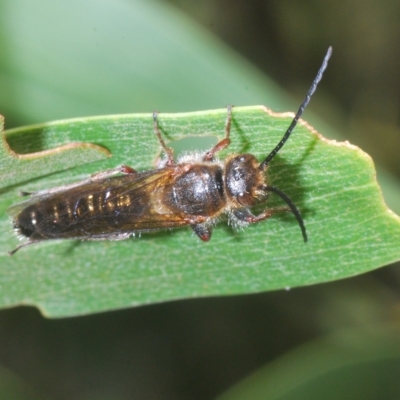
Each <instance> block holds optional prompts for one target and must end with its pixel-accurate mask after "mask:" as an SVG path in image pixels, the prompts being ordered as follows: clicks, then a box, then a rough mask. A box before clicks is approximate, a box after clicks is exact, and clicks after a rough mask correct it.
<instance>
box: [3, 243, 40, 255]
mask: <svg viewBox="0 0 400 400" xmlns="http://www.w3.org/2000/svg"><path fill="white" fill-rule="evenodd" d="M40 242H41V240H28V241H26V242H24V243H21V244H20V245H18V246H17V247H16V248H15V249H13V250H11V251H9V252H8V255H9V256H12V255H14V254H15V253H16V252H17V251H18V250H19V249H22V247H25V246H30V245H31V244H35V243H40Z"/></svg>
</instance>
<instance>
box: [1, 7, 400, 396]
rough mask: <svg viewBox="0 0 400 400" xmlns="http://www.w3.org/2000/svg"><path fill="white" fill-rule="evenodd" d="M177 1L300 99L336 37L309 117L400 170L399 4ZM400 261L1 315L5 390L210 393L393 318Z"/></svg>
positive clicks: (399, 286)
mask: <svg viewBox="0 0 400 400" xmlns="http://www.w3.org/2000/svg"><path fill="white" fill-rule="evenodd" d="M170 3H172V4H173V5H175V6H176V7H178V8H180V9H181V10H183V11H184V12H185V13H187V14H188V15H189V16H190V17H192V18H194V19H196V20H197V21H198V22H199V23H200V24H202V25H203V26H204V27H206V28H207V29H209V30H210V31H211V32H212V33H213V34H215V35H217V36H219V37H220V38H221V39H222V40H223V41H225V42H226V43H227V44H228V45H230V46H231V47H232V48H234V49H236V51H238V52H239V53H241V54H242V55H243V56H244V57H246V58H247V59H248V60H250V61H251V62H252V63H254V64H255V65H256V66H258V67H259V68H260V69H261V70H263V71H265V72H266V73H267V74H268V75H269V76H270V77H272V78H273V79H274V80H275V81H276V82H277V83H279V85H280V86H282V87H283V88H284V89H286V90H287V91H288V92H291V93H292V94H293V95H294V96H295V97H296V98H299V99H301V98H302V97H303V96H304V93H305V91H306V90H307V88H308V86H309V84H310V82H311V80H312V79H313V77H314V74H315V71H316V66H318V65H319V64H320V62H321V60H322V57H323V54H324V52H325V50H326V48H327V47H328V46H329V45H332V46H333V49H334V54H333V58H332V60H331V64H330V66H329V73H327V74H325V76H324V80H323V85H324V91H325V93H328V94H327V95H325V99H324V101H319V102H318V101H315V102H314V103H313V111H314V113H318V115H319V116H320V118H321V119H323V120H325V121H326V122H327V123H329V124H330V125H331V126H333V127H334V128H335V129H336V130H337V131H339V132H342V134H343V135H344V137H345V138H346V139H347V140H349V141H350V142H352V143H354V144H357V145H359V146H360V147H362V148H363V149H364V150H365V151H367V152H368V153H370V154H371V155H372V156H373V157H374V159H375V160H376V162H377V163H379V164H380V165H381V166H383V167H384V168H386V169H387V170H388V171H390V172H391V173H393V174H394V175H396V176H397V178H400V169H399V157H398V155H399V152H400V131H399V129H400V127H399V123H400V117H399V114H400V104H399V101H400V99H399V94H400V47H399V38H400V32H399V30H400V24H399V17H400V3H399V2H398V1H381V2H376V1H372V0H363V1H361V0H347V1H324V2H321V1H315V0H305V1H302V2H296V1H285V2H280V1H278V0H276V1H271V0H267V1H261V0H255V1H235V0H233V1H232V0H231V1H227V0H220V1H217V0H214V1H212V0H203V1H202V2H196V1H194V0H185V1H184V0H170ZM293 60H296V61H295V62H294V61H293ZM15 123H17V121H15ZM398 267H399V265H393V266H391V267H387V268H384V269H381V270H378V271H375V272H372V273H369V274H365V275H364V276H359V277H355V278H352V279H348V280H345V281H341V282H333V283H329V284H323V285H317V286H314V287H306V288H297V289H296V288H295V289H292V290H290V291H280V292H274V293H263V294H258V295H248V296H240V297H231V298H209V299H195V300H187V301H179V302H171V303H166V304H159V305H151V306H145V307H140V308H134V309H128V310H121V311H113V312H107V313H103V314H99V315H92V316H86V317H79V318H67V319H61V320H49V319H45V318H43V317H42V316H41V315H40V314H39V312H38V311H37V310H36V309H34V308H30V307H18V308H15V309H9V310H3V311H1V312H0V344H1V345H0V363H1V365H2V366H3V367H4V368H6V369H7V370H8V371H9V373H10V374H12V377H10V378H9V379H8V380H7V379H5V380H4V379H3V380H4V382H3V386H4V387H6V386H7V384H6V382H10V381H12V380H14V379H15V380H16V382H21V383H20V385H21V388H24V389H23V392H24V395H23V396H22V397H21V398H31V397H28V394H29V396H32V398H42V399H43V398H49V399H71V398H76V399H78V398H79V399H80V398H82V399H83V398H85V399H133V398H135V399H177V400H180V399H208V398H214V397H215V396H216V395H218V394H220V393H222V392H223V391H224V390H226V389H228V388H229V387H230V386H232V385H233V384H235V383H236V382H238V381H239V380H240V379H242V378H244V377H245V376H247V375H248V374H249V373H251V372H253V371H255V370H256V369H257V368H260V367H261V366H263V365H265V364H266V363H268V362H270V361H272V360H276V359H277V358H279V357H280V356H282V355H283V354H286V353H287V352H289V351H290V350H292V349H294V348H296V347H297V346H300V345H302V344H304V343H307V342H308V341H312V340H315V339H317V338H319V337H322V336H324V335H326V334H329V333H332V332H336V331H339V330H341V329H344V328H346V329H348V328H350V329H351V328H357V329H361V331H362V329H364V327H368V326H371V325H373V326H374V327H377V328H378V329H379V327H380V326H382V329H384V327H385V326H386V324H392V323H394V324H398V323H399V317H400V311H399V310H400V302H399V289H400V284H399V272H398ZM133 290H134V289H133ZM365 329H367V328H365ZM396 368H398V367H396ZM7 373H8V372H7ZM7 373H6V372H4V376H7ZM19 379H20V380H21V381H19ZM374 395H375V394H374ZM35 396H37V397H35ZM396 396H397V397H396ZM398 397H400V392H397V393H396V392H394V395H393V398H398ZM4 398H5V397H4ZM353 398H357V396H354V397H353ZM360 398H361V397H360ZM363 398H365V397H363ZM371 398H374V397H371ZM386 398H388V397H386Z"/></svg>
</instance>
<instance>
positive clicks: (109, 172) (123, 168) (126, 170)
mask: <svg viewBox="0 0 400 400" xmlns="http://www.w3.org/2000/svg"><path fill="white" fill-rule="evenodd" d="M136 173H137V171H136V170H134V169H133V168H131V167H129V166H128V165H120V166H118V167H115V168H110V169H106V170H105V171H101V172H96V173H95V174H93V175H90V178H89V179H87V181H88V183H89V182H93V181H100V180H102V179H105V178H110V177H111V176H113V175H116V174H124V175H130V174H136ZM85 181H86V179H85ZM83 182H84V181H83Z"/></svg>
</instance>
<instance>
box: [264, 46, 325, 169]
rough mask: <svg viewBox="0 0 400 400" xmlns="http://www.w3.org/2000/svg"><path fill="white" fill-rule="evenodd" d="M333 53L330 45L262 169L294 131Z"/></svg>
mask: <svg viewBox="0 0 400 400" xmlns="http://www.w3.org/2000/svg"><path fill="white" fill-rule="evenodd" d="M331 55H332V47H331V46H330V47H329V48H328V51H327V53H326V55H325V58H324V60H323V61H322V65H321V67H320V69H319V71H318V73H317V76H316V77H315V79H314V81H313V83H312V84H311V87H310V89H309V91H308V93H307V96H306V97H305V99H304V101H303V103H302V104H301V106H300V108H299V109H298V111H297V113H296V115H295V116H294V118H293V121H292V123H291V124H290V126H289V128H288V129H287V131H286V133H285V134H284V135H283V138H282V139H281V141H280V142H279V143H278V144H277V145H276V147H275V148H274V149H273V150H272V151H271V153H270V154H269V156H268V157H267V158H266V159H265V160H264V161H263V162H262V163H261V164H260V166H259V168H260V169H261V170H264V169H265V168H267V166H268V163H269V162H270V161H271V160H272V159H273V158H274V157H275V155H276V153H278V151H279V150H280V149H281V148H282V146H283V145H284V144H285V142H286V141H287V140H288V139H289V136H290V134H291V133H292V131H293V129H294V127H295V126H296V124H297V122H298V120H299V119H300V117H301V115H302V114H303V112H304V110H305V108H306V107H307V105H308V103H309V102H310V100H311V96H312V95H313V94H314V92H315V90H316V89H317V85H318V83H319V82H320V81H321V79H322V75H323V73H324V71H325V69H326V67H327V66H328V61H329V59H330V58H331Z"/></svg>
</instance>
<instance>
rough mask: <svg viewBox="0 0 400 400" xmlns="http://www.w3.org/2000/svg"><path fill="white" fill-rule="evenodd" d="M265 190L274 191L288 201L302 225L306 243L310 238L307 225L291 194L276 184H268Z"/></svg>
mask: <svg viewBox="0 0 400 400" xmlns="http://www.w3.org/2000/svg"><path fill="white" fill-rule="evenodd" d="M265 190H266V191H268V192H273V193H275V194H277V195H278V196H280V197H281V198H282V199H283V200H284V201H285V202H286V204H287V205H288V206H289V208H290V210H291V211H292V213H293V214H294V216H295V217H296V219H297V222H298V223H299V225H300V229H301V233H302V235H303V239H304V242H305V243H306V242H307V240H308V238H307V232H306V227H305V226H304V220H303V218H302V217H301V215H300V211H299V209H298V208H297V207H296V206H295V205H294V204H293V202H292V200H291V199H290V198H289V196H288V195H287V194H285V193H284V192H282V190H280V189H278V188H277V187H275V186H267V187H266V188H265Z"/></svg>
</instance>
